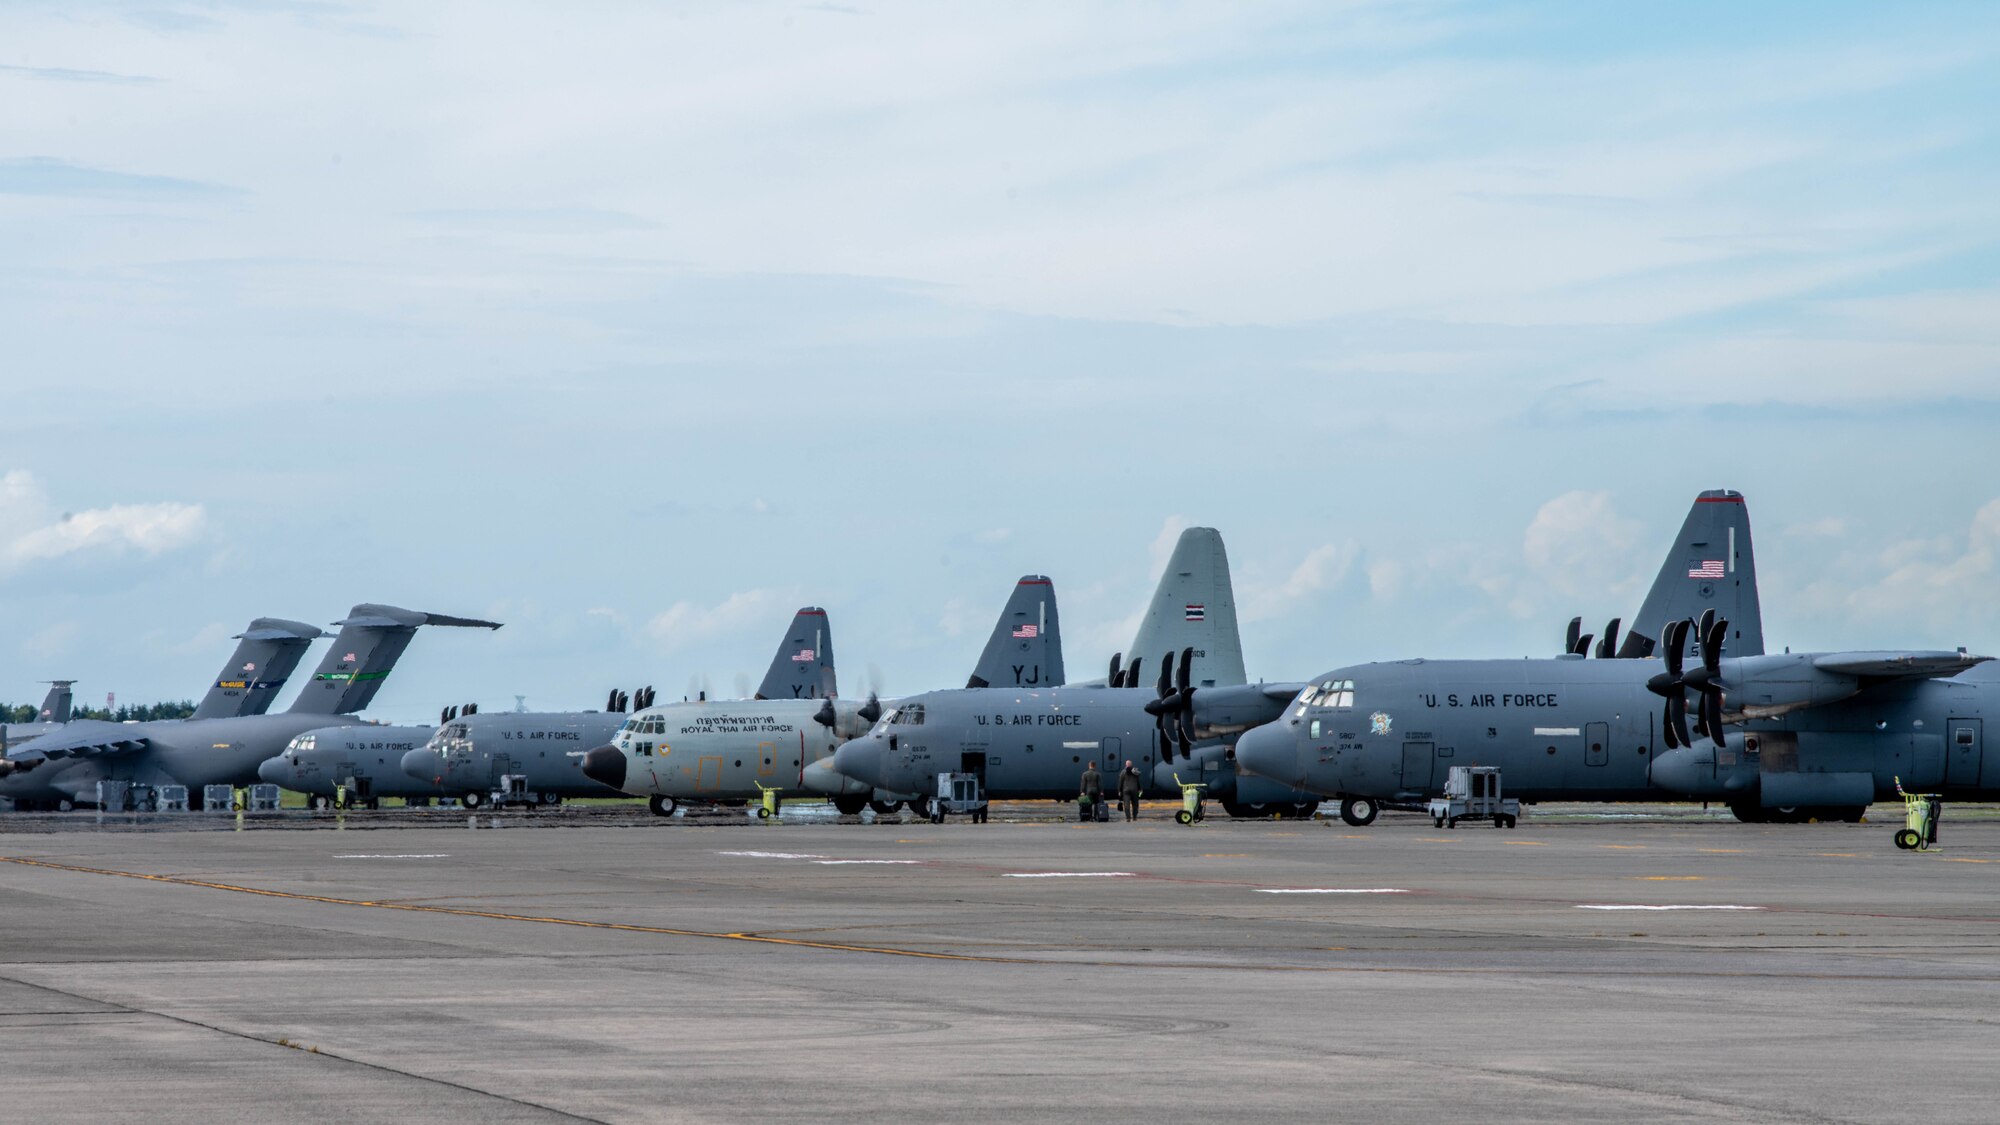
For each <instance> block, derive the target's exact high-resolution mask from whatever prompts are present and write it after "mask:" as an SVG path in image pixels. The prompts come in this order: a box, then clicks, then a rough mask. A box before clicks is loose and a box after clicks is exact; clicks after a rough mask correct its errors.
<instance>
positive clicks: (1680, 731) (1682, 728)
mask: <svg viewBox="0 0 2000 1125" xmlns="http://www.w3.org/2000/svg"><path fill="white" fill-rule="evenodd" d="M1667 718H1668V720H1669V721H1671V722H1672V723H1673V725H1674V737H1676V738H1678V739H1680V740H1681V745H1682V746H1693V745H1694V738H1693V736H1691V735H1689V734H1688V705H1687V697H1686V696H1681V695H1676V696H1675V697H1673V698H1672V699H1669V700H1667Z"/></svg>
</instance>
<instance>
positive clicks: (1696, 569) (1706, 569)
mask: <svg viewBox="0 0 2000 1125" xmlns="http://www.w3.org/2000/svg"><path fill="white" fill-rule="evenodd" d="M1688 577H1689V578H1720V577H1722V560H1721V559H1704V560H1703V561H1701V562H1698V563H1696V564H1695V565H1693V566H1691V567H1689V568H1688Z"/></svg>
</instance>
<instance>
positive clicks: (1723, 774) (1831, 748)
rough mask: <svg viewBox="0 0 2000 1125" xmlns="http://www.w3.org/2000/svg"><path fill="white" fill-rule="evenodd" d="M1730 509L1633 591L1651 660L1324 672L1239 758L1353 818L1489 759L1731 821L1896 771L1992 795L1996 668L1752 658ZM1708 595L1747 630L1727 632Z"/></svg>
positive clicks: (1533, 783) (1745, 545)
mask: <svg viewBox="0 0 2000 1125" xmlns="http://www.w3.org/2000/svg"><path fill="white" fill-rule="evenodd" d="M1718 496H1723V497H1733V498H1734V499H1733V500H1731V499H1713V500H1712V499H1711V498H1714V497H1718ZM1704 503H1714V504H1716V505H1717V506H1716V507H1715V508H1711V509H1705V508H1704V507H1703V504H1704ZM1741 509H1742V502H1741V498H1740V497H1736V496H1735V494H1733V493H1729V494H1715V493H1704V494H1703V497H1702V500H1701V501H1698V502H1697V505H1696V515H1694V516H1690V523H1691V524H1692V523H1694V522H1695V521H1696V518H1697V516H1703V517H1708V516H1711V515H1713V514H1714V513H1720V516H1719V518H1721V519H1723V520H1724V521H1725V522H1726V523H1727V524H1728V526H1729V527H1733V528H1734V529H1735V532H1736V536H1735V540H1734V551H1732V550H1731V541H1730V540H1729V539H1726V538H1723V537H1717V536H1713V535H1708V536H1706V538H1705V545H1703V546H1701V547H1699V548H1698V549H1694V550H1692V551H1691V552H1688V553H1683V552H1684V551H1685V550H1686V548H1687V545H1688V536H1687V529H1686V528H1684V529H1683V536H1682V541H1681V542H1679V543H1677V544H1676V549H1675V553H1674V554H1673V555H1672V556H1670V558H1669V562H1668V567H1667V568H1666V569H1665V570H1663V571H1662V580H1663V582H1666V584H1667V585H1668V586H1669V587H1671V586H1673V585H1675V584H1676V583H1678V586H1679V589H1678V591H1674V590H1672V589H1669V591H1668V593H1667V594H1666V595H1665V596H1663V597H1658V598H1656V597H1652V596H1649V597H1648V599H1647V605H1648V606H1649V607H1652V608H1654V609H1664V610H1665V611H1666V615H1667V616H1666V617H1665V618H1664V619H1663V623H1662V625H1661V626H1660V627H1658V628H1656V629H1655V630H1653V631H1652V632H1653V633H1654V639H1655V640H1658V639H1660V638H1661V637H1664V642H1663V643H1661V644H1660V645H1659V648H1658V651H1659V661H1658V662H1655V661H1653V660H1634V659H1628V660H1586V659H1584V658H1583V656H1582V654H1581V652H1577V651H1572V652H1571V653H1569V654H1566V655H1565V656H1563V657H1559V658H1557V659H1555V660H1446V661H1439V660H1408V661H1401V662H1394V663H1376V664H1366V665H1356V666H1351V667H1347V668H1341V669H1336V670H1335V671H1332V672H1328V673H1326V674H1325V675H1323V676H1319V677H1316V678H1315V682H1314V683H1313V684H1312V685H1310V686H1308V687H1307V688H1306V689H1304V690H1303V691H1301V692H1300V695H1299V698H1298V700H1297V701H1296V705H1295V706H1294V707H1293V708H1292V710H1291V712H1290V714H1288V715H1287V716H1286V717H1285V718H1284V719H1282V720H1281V721H1279V722H1276V723H1272V724H1270V725H1268V726H1266V727H1262V728H1260V729H1258V730H1254V731H1251V732H1249V733H1247V734H1245V735H1244V736H1243V737H1242V738H1241V739H1240V740H1239V741H1238V742H1237V746H1236V753H1237V762H1238V764H1239V765H1240V766H1241V767H1242V768H1243V769H1244V770H1246V771H1249V772H1252V773H1256V774H1258V775H1261V776H1264V777H1268V778H1272V779H1274V780H1278V781H1284V782H1287V783H1290V784H1295V785H1299V786H1301V787H1303V788H1307V789H1311V790H1313V791H1314V792H1318V793H1321V794H1324V795H1327V796H1335V797H1339V798H1340V800H1341V802H1342V810H1341V811H1342V816H1343V817H1344V818H1345V819H1346V820H1347V821H1348V823H1350V824H1355V825H1361V824H1366V823H1368V822H1370V821H1372V820H1374V818H1375V813H1376V811H1377V809H1378V808H1379V807H1380V805H1381V804H1382V803H1383V802H1412V801H1419V800H1422V799H1424V798H1426V797H1429V796H1432V795H1434V794H1435V793H1436V792H1437V791H1438V790H1439V789H1440V788H1441V786H1442V785H1443V782H1444V775H1445V771H1446V770H1447V769H1448V768H1449V767H1451V766H1454V765H1466V766H1498V767H1500V768H1501V774H1502V778H1503V779H1504V782H1505V785H1506V791H1507V793H1508V794H1509V795H1511V796H1516V797H1520V798H1522V799H1525V800H1569V801H1682V800H1690V799H1692V800H1720V801H1724V802H1726V803H1728V805H1729V807H1730V809H1731V810H1732V811H1733V812H1734V813H1735V814H1736V816H1737V817H1738V818H1739V819H1742V820H1746V821H1776V822H1794V821H1801V820H1807V819H1846V820H1855V819H1859V818H1860V816H1861V814H1862V813H1863V812H1864V811H1865V810H1866V808H1867V806H1868V805H1869V804H1870V803H1871V802H1873V801H1874V800H1876V799H1878V798H1881V797H1887V796H1891V795H1893V794H1894V792H1895V785H1896V779H1897V778H1898V777H1900V778H1901V779H1902V782H1903V784H1904V786H1905V787H1906V788H1910V789H1913V790H1922V791H1926V792H1930V791H1940V790H1941V791H1943V792H1944V793H1946V794H1947V795H1948V796H1952V797H1955V798H1959V799H1965V798H1969V797H1977V798H1980V799H1986V797H1987V796H1988V795H1989V794H1992V793H1996V792H2000V768H1995V769H1993V770H1992V771H1990V772H1989V771H1988V769H1987V767H1986V766H1985V765H1984V764H1983V760H1982V745H1981V744H1982V737H1983V729H1982V728H1983V710H1982V701H1983V700H1985V699H1989V698H1995V697H1993V696H1991V695H1987V694H1984V693H1985V692H1987V691H1990V690H1992V688H1991V685H1992V684H1993V683H1994V682H1995V680H1996V677H1995V675H1994V673H1993V671H1992V670H1990V669H1985V668H1979V667H1978V666H1979V665H1981V664H1983V663H1985V662H1986V660H1987V659H1988V658H1987V657H1983V656H1972V655H1968V654H1967V653H1966V652H1965V651H1964V650H1963V649H1961V650H1959V651H1957V652H1924V651H1912V652H1847V653H1784V654H1777V655H1765V654H1764V653H1763V644H1762V637H1761V636H1760V635H1758V634H1759V632H1760V629H1759V627H1758V626H1756V625H1755V623H1756V622H1757V621H1758V620H1759V618H1758V613H1759V607H1758V606H1757V603H1756V590H1755V574H1754V570H1753V569H1752V567H1751V563H1750V554H1749V543H1750V539H1749V525H1748V520H1747V517H1744V516H1742V515H1741ZM1731 512H1735V513H1737V514H1736V515H1735V516H1733V517H1732V516H1731V515H1730V513H1731ZM1738 576H1741V584H1740V585H1738V584H1737V583H1736V582H1735V581H1734V579H1736V578H1737V577H1738ZM1725 584H1726V585H1725ZM1660 589H1661V588H1660V587H1659V586H1656V587H1655V591H1654V593H1655V595H1659V594H1660ZM1717 603H1723V604H1725V605H1728V604H1733V605H1734V606H1736V607H1737V608H1738V609H1739V610H1741V611H1743V612H1745V613H1746V616H1748V617H1749V619H1750V621H1751V622H1752V623H1753V624H1752V626H1751V627H1747V628H1746V627H1742V626H1739V625H1736V624H1734V623H1732V622H1731V621H1729V620H1728V619H1727V618H1726V617H1725V616H1723V615H1722V613H1721V612H1719V611H1718V609H1717ZM1642 612H1644V611H1642ZM1697 613H1698V614H1699V618H1698V620H1697V619H1694V615H1695V614H1697ZM1739 645H1740V646H1741V647H1740V649H1739V647H1738V646H1739ZM1600 655H1601V652H1600ZM1690 661H1693V663H1692V664H1691V663H1690ZM1690 693H1691V694H1692V697H1693V703H1694V722H1693V723H1692V725H1690V723H1689V719H1688V714H1689V697H1690ZM1660 699H1664V700H1665V703H1664V706H1663V707H1660V708H1658V709H1656V707H1655V704H1656V702H1658V701H1659V700H1660ZM1731 726H1741V727H1742V728H1743V729H1740V730H1733V731H1732V730H1730V729H1728V728H1729V727H1731ZM1947 739H1949V742H1948V743H1947ZM1995 767H2000V762H1996V763H1995Z"/></svg>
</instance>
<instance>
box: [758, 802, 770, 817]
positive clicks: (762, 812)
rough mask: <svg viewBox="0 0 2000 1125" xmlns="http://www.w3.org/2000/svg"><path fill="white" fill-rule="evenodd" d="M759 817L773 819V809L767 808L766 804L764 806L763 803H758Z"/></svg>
mask: <svg viewBox="0 0 2000 1125" xmlns="http://www.w3.org/2000/svg"><path fill="white" fill-rule="evenodd" d="M757 819H758V820H769V819H771V810H770V809H767V808H765V807H764V806H762V805H758V806H757Z"/></svg>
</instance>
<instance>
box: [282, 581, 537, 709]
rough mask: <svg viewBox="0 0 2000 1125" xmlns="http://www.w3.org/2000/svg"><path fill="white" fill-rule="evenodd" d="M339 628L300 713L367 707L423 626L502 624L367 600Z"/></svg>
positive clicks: (297, 705) (299, 704)
mask: <svg viewBox="0 0 2000 1125" xmlns="http://www.w3.org/2000/svg"><path fill="white" fill-rule="evenodd" d="M334 624H335V625H338V626H340V632H339V633H338V634H336V635H335V636H334V638H333V644H332V645H331V646H330V647H329V648H328V649H327V650H326V656H325V657H323V658H322V659H321V660H320V662H319V667H318V668H316V669H314V671H313V678H312V679H311V680H310V681H308V682H307V683H306V685H305V687H304V688H302V689H300V691H299V695H298V698H296V699H294V700H292V706H291V710H292V713H294V714H299V715H308V714H310V715H350V714H353V713H354V712H356V711H360V710H362V709H363V708H365V707H367V706H368V703H369V701H370V700H372V699H374V698H375V693H376V692H377V691H380V690H381V689H382V681H383V680H385V679H387V678H388V677H389V672H390V670H391V669H393V668H394V667H395V666H396V659H397V658H398V657H400V656H402V655H403V650H404V649H405V648H407V647H409V644H410V638H411V637H414V636H416V634H417V628H418V627H419V626H422V625H452V626H460V627H467V628H479V629H498V628H499V627H500V625H499V623H498V622H494V621H479V620H475V619H473V618H470V617H446V616H445V615H443V614H438V613H420V612H418V611H416V610H409V609H398V608H397V607H395V606H392V605H376V604H374V603H363V604H361V605H357V606H355V607H354V608H353V609H352V610H350V611H349V612H348V614H347V616H346V617H345V618H342V619H341V620H339V621H336V622H334Z"/></svg>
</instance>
